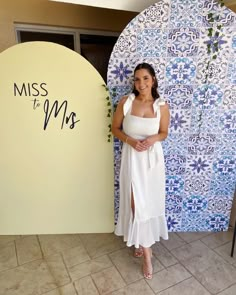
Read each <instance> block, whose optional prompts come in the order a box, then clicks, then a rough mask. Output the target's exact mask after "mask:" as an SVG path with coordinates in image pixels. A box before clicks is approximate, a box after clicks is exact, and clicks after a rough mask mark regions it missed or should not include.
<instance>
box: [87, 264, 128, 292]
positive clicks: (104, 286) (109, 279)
mask: <svg viewBox="0 0 236 295" xmlns="http://www.w3.org/2000/svg"><path fill="white" fill-rule="evenodd" d="M91 276H92V278H93V280H94V282H95V284H96V286H97V288H98V290H99V293H100V294H104V295H105V294H108V293H110V292H113V291H116V290H118V289H120V288H123V287H124V286H125V285H126V284H125V282H124V280H123V279H122V277H121V275H120V274H119V273H118V271H117V270H116V268H115V267H114V266H112V267H110V268H108V269H105V270H103V271H100V272H98V273H95V274H92V275H91Z"/></svg>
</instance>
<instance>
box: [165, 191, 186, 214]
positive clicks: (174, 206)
mask: <svg viewBox="0 0 236 295" xmlns="http://www.w3.org/2000/svg"><path fill="white" fill-rule="evenodd" d="M182 200H183V198H182V197H181V196H179V195H170V196H169V197H168V198H167V200H166V214H169V213H173V214H178V213H181V211H182Z"/></svg>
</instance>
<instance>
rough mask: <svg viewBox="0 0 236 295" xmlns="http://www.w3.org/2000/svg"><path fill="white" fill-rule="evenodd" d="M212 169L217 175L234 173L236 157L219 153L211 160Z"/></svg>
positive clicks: (235, 171)
mask: <svg viewBox="0 0 236 295" xmlns="http://www.w3.org/2000/svg"><path fill="white" fill-rule="evenodd" d="M213 170H214V172H215V174H216V175H217V174H219V176H226V175H228V176H229V177H230V176H231V175H236V159H235V157H233V156H224V155H221V156H219V157H218V158H216V159H215V160H214V162H213Z"/></svg>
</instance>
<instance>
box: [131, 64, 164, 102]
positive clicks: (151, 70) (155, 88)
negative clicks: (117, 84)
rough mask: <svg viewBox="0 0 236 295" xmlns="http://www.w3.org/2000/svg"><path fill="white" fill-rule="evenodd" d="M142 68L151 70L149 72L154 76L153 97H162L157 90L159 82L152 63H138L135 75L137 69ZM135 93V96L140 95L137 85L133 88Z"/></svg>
mask: <svg viewBox="0 0 236 295" xmlns="http://www.w3.org/2000/svg"><path fill="white" fill-rule="evenodd" d="M142 69H145V70H147V71H148V72H149V74H150V75H151V76H152V77H153V78H154V83H153V87H152V97H153V98H154V100H156V99H157V98H159V97H160V95H159V93H158V91H157V87H158V83H157V78H156V74H155V71H154V69H153V67H152V66H151V65H150V64H148V63H146V62H143V63H141V64H138V65H137V66H136V68H135V69H134V75H135V73H136V71H138V70H142ZM133 93H134V94H135V96H137V95H139V92H138V91H137V90H136V89H135V87H134V88H133Z"/></svg>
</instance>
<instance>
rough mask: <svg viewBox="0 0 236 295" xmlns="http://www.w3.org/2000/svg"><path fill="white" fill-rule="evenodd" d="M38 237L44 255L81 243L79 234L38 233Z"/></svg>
mask: <svg viewBox="0 0 236 295" xmlns="http://www.w3.org/2000/svg"><path fill="white" fill-rule="evenodd" d="M38 237H39V241H40V244H41V248H42V251H43V254H44V255H45V256H48V255H51V254H55V253H58V252H62V251H64V250H67V249H70V248H74V247H76V246H79V245H81V240H80V238H79V235H72V234H71V235H39V236H38Z"/></svg>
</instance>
